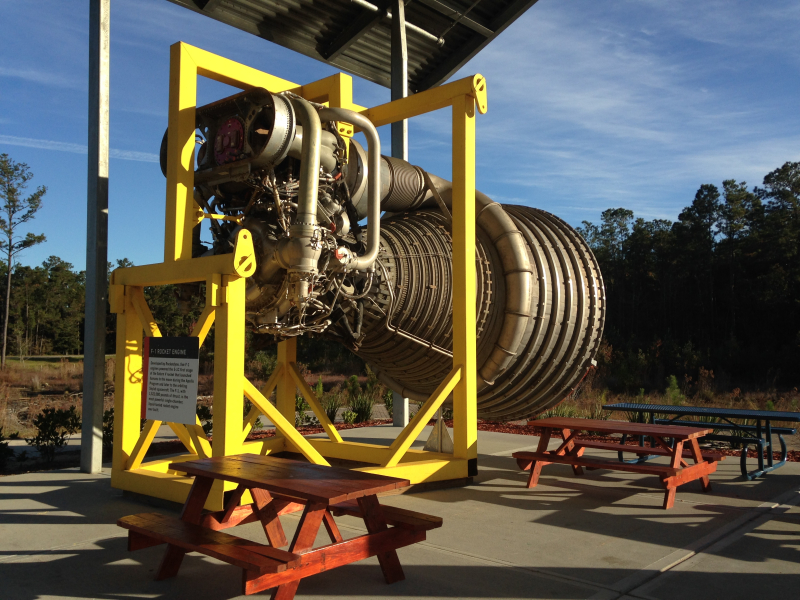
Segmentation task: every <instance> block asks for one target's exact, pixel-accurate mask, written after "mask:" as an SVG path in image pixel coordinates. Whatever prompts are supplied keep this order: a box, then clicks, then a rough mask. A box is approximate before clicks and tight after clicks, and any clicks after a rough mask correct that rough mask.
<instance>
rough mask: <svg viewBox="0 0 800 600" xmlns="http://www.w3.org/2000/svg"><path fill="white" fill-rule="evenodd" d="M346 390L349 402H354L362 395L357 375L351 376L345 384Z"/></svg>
mask: <svg viewBox="0 0 800 600" xmlns="http://www.w3.org/2000/svg"><path fill="white" fill-rule="evenodd" d="M344 386H345V390H346V391H347V396H348V398H347V401H348V402H352V401H353V400H355V399H356V398H358V396H359V395H360V394H361V385H359V383H358V376H357V375H350V377H348V378H347V380H346V381H345V382H344Z"/></svg>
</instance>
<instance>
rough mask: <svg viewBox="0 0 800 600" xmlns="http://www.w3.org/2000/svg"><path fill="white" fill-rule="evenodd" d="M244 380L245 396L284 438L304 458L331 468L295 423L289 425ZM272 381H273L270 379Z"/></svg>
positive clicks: (268, 402)
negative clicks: (296, 427)
mask: <svg viewBox="0 0 800 600" xmlns="http://www.w3.org/2000/svg"><path fill="white" fill-rule="evenodd" d="M243 379H244V395H245V396H247V397H248V398H249V399H250V402H252V403H253V404H255V405H256V406H257V407H258V408H259V409H260V410H261V412H263V413H264V414H265V415H266V416H267V418H268V419H269V420H270V421H272V423H273V424H274V425H275V429H277V430H278V431H279V432H281V433H282V434H283V436H284V437H285V438H286V439H287V440H288V441H289V442H290V443H291V444H293V445H294V447H295V448H297V449H298V450H299V451H300V452H301V453H302V455H303V456H305V457H306V458H307V459H308V460H309V461H310V462H312V463H314V464H315V465H325V466H326V467H329V466H331V465H330V463H329V462H328V461H327V460H325V459H324V458H323V457H322V455H321V454H320V453H319V452H317V451H316V450H315V449H314V447H313V446H312V445H311V444H309V443H308V440H307V439H306V438H304V437H303V436H302V435H300V432H299V431H297V429H295V428H294V424H293V423H289V421H287V420H286V418H285V417H284V416H283V415H282V414H281V413H280V412H279V411H278V409H277V408H275V407H274V406H272V404H271V403H270V401H269V400H267V399H266V398H265V397H264V396H262V395H261V392H259V391H258V390H257V389H256V387H255V386H254V385H253V384H252V383H250V381H249V380H248V379H247V377H243ZM270 379H272V378H271V377H270Z"/></svg>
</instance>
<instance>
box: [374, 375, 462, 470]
mask: <svg viewBox="0 0 800 600" xmlns="http://www.w3.org/2000/svg"><path fill="white" fill-rule="evenodd" d="M459 381H461V366H460V365H459V366H457V367H453V370H452V371H450V373H449V374H448V375H447V377H445V379H444V381H442V383H440V384H439V387H438V388H436V391H435V392H433V395H432V396H431V397H430V398H428V400H427V401H426V402H425V404H423V405H422V407H421V408H420V409H419V410H418V411H417V414H416V415H414V418H413V419H411V422H410V423H409V424H408V425H406V427H405V429H403V431H402V432H400V435H399V436H397V439H396V440H395V441H394V442H392V445H391V446H389V450H390V451H391V454H390V455H389V458H388V460H387V461H386V462H385V463H383V465H381V466H382V467H394V466H397V464H398V463H399V462H400V459H401V458H403V455H404V454H405V453H406V450H408V449H409V448H410V447H411V444H413V443H414V440H416V439H417V436H418V435H419V434H420V432H421V431H422V429H423V428H424V427H425V426H426V425H427V424H428V422H429V421H430V420H431V418H433V415H434V414H435V413H436V411H437V410H439V407H440V406H441V405H442V402H444V401H445V400H446V399H447V397H448V396H449V395H450V392H452V391H453V388H455V387H456V385H457V384H458V382H459Z"/></svg>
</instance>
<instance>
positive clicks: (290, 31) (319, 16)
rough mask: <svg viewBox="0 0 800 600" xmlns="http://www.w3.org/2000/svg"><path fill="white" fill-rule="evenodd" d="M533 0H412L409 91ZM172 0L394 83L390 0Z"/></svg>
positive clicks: (452, 68)
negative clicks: (392, 74) (392, 79)
mask: <svg viewBox="0 0 800 600" xmlns="http://www.w3.org/2000/svg"><path fill="white" fill-rule="evenodd" d="M536 1H537V0H409V1H408V2H407V3H406V7H405V13H406V22H407V23H409V24H411V25H412V26H415V27H411V28H407V30H406V40H407V41H406V44H407V46H408V79H409V81H408V87H409V91H411V92H419V91H422V90H425V89H428V88H431V87H434V86H436V85H439V84H440V83H442V82H444V81H446V80H447V79H448V78H449V77H450V76H451V75H453V74H454V73H455V72H456V71H458V69H459V68H461V66H462V65H463V64H464V63H466V62H467V61H468V60H469V59H470V58H472V57H473V56H475V54H477V53H478V52H480V51H481V50H482V49H483V48H484V46H486V44H488V43H489V42H490V41H492V40H493V39H494V38H495V37H496V36H497V35H498V34H500V32H502V31H503V30H504V29H505V28H506V27H508V26H509V25H510V24H511V23H513V22H514V21H515V20H516V19H517V18H518V17H519V16H520V15H522V13H524V12H525V11H526V10H528V9H529V8H530V7H531V6H533V4H535V3H536ZM170 2H173V3H174V4H178V5H180V6H183V7H185V8H188V9H190V10H193V11H195V12H198V13H200V14H203V15H206V16H208V17H211V18H212V19H215V20H217V21H221V22H222V23H227V24H228V25H231V26H233V27H236V28H237V29H241V30H242V31H247V32H248V33H252V34H253V35H257V36H258V37H261V38H264V39H265V40H269V41H270V42H274V43H276V44H279V45H281V46H284V47H285V48H289V49H290V50H294V51H296V52H300V53H301V54H305V55H306V56H310V57H311V58H315V59H317V60H320V61H322V62H324V63H327V64H330V65H333V66H335V67H337V68H339V69H341V70H343V71H347V72H349V73H352V74H354V75H358V76H359V77H363V78H364V79H368V80H370V81H374V82H375V83H378V84H381V85H384V86H386V87H389V86H390V81H391V67H390V58H391V23H392V21H391V17H390V16H389V15H388V14H387V11H388V9H389V6H390V3H389V2H388V0H170ZM370 5H371V6H373V7H374V8H377V11H376V10H373V9H371V8H369V6H370ZM440 42H441V43H440Z"/></svg>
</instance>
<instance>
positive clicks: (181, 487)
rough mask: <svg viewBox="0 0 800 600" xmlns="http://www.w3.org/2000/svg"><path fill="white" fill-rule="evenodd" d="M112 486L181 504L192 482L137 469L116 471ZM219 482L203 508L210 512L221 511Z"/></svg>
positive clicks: (178, 476) (215, 483)
mask: <svg viewBox="0 0 800 600" xmlns="http://www.w3.org/2000/svg"><path fill="white" fill-rule="evenodd" d="M113 475H114V477H112V482H111V484H112V486H113V487H115V488H116V489H119V490H125V491H128V492H134V493H136V494H143V495H145V496H152V497H154V498H161V499H163V500H169V501H170V502H177V503H179V504H183V503H184V502H186V497H187V496H188V495H189V490H190V489H191V487H192V483H193V482H194V478H193V477H185V476H181V475H171V474H169V473H158V472H156V471H151V470H146V469H137V470H136V471H117V472H116V473H114V474H113ZM221 483H223V482H221V481H215V482H214V486H213V487H212V488H211V493H210V494H209V495H208V500H206V504H205V508H206V509H207V510H211V511H217V510H222V509H223V489H222V485H220V484H221Z"/></svg>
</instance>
